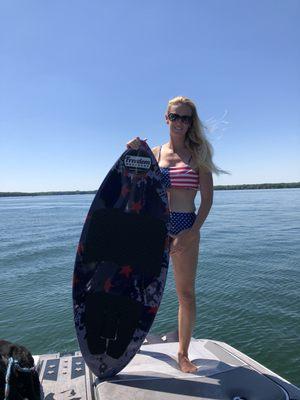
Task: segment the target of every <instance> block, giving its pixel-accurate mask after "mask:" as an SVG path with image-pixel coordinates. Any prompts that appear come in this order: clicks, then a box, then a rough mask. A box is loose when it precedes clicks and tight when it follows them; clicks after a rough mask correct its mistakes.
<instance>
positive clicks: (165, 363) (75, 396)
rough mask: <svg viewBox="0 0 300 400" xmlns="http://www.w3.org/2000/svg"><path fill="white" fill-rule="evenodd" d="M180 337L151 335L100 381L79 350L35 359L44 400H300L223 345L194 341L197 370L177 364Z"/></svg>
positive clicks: (296, 392) (277, 380) (287, 385)
mask: <svg viewBox="0 0 300 400" xmlns="http://www.w3.org/2000/svg"><path fill="white" fill-rule="evenodd" d="M177 350H178V338H177V337H176V333H171V334H167V335H165V336H162V337H161V336H159V335H153V334H150V335H148V336H147V338H146V340H145V342H144V344H143V345H142V347H141V349H140V350H139V352H138V353H137V354H136V355H135V357H134V358H133V359H132V360H131V361H130V363H129V364H128V365H127V366H126V367H125V368H124V369H123V370H122V371H121V372H119V373H118V374H117V375H116V376H114V377H113V378H110V379H107V380H105V381H103V380H100V379H99V378H97V377H96V376H95V375H93V374H92V372H91V371H90V370H89V369H88V367H87V366H86V364H85V363H84V359H83V357H82V355H81V353H80V352H79V351H77V352H74V353H72V354H70V353H68V354H63V353H55V354H44V355H40V356H35V357H34V358H35V362H36V365H37V368H38V371H39V376H40V381H41V385H42V389H43V399H45V400H66V399H68V400H180V399H181V400H300V389H299V388H297V387H296V386H294V385H293V384H291V383H290V382H288V381H287V380H285V379H283V378H282V377H280V376H279V375H277V374H275V373H274V372H272V371H271V370H269V369H267V368H265V367H264V366H263V365H261V364H259V363H258V362H256V361H255V360H253V359H251V358H250V357H248V356H246V355H245V354H243V353H241V352H239V351H238V350H236V349H235V348H233V347H231V346H229V345H228V344H226V343H224V342H219V341H214V340H207V339H194V338H193V339H192V341H191V344H190V348H189V356H190V359H191V360H192V361H193V363H195V364H196V365H197V366H198V370H197V372H196V373H193V374H186V373H183V372H181V371H180V370H179V369H178V365H177V361H176V360H177Z"/></svg>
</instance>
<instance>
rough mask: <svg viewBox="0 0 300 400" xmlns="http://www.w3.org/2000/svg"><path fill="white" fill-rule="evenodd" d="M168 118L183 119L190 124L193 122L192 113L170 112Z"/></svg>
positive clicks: (171, 119) (183, 121)
mask: <svg viewBox="0 0 300 400" xmlns="http://www.w3.org/2000/svg"><path fill="white" fill-rule="evenodd" d="M168 118H169V120H170V121H177V120H179V119H180V120H181V122H182V123H184V124H185V125H190V124H191V123H192V122H193V118H192V117H191V116H190V115H178V114H175V113H169V114H168Z"/></svg>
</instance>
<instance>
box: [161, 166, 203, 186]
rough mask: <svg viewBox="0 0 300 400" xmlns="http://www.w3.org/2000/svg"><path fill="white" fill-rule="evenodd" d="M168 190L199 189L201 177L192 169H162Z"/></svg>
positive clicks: (186, 167) (184, 167)
mask: <svg viewBox="0 0 300 400" xmlns="http://www.w3.org/2000/svg"><path fill="white" fill-rule="evenodd" d="M160 171H161V173H162V177H163V178H162V181H163V184H164V185H165V187H166V189H170V188H179V189H194V190H198V189H199V175H198V174H197V172H196V171H194V170H193V169H192V168H191V167H189V166H187V165H185V166H182V167H166V168H163V167H160Z"/></svg>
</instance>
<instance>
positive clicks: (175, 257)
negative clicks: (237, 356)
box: [171, 238, 199, 372]
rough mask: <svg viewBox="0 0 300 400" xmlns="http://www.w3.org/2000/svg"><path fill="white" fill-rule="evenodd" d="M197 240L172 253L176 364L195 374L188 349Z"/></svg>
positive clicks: (193, 307) (194, 310)
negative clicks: (176, 298)
mask: <svg viewBox="0 0 300 400" xmlns="http://www.w3.org/2000/svg"><path fill="white" fill-rule="evenodd" d="M198 253H199V238H198V239H197V240H195V242H194V243H193V244H192V246H190V248H189V249H188V250H187V251H184V252H182V253H179V252H178V253H177V252H175V253H172V252H171V258H172V263H173V267H174V277H175V283H176V290H177V295H178V301H179V309H178V333H179V349H178V363H179V367H180V369H181V370H182V371H183V372H195V371H196V370H197V367H196V366H195V365H194V364H193V363H191V362H190V361H189V358H188V348H189V344H190V340H191V336H192V332H193V328H194V325H195V318H196V299H195V277H196V270H197V263H198Z"/></svg>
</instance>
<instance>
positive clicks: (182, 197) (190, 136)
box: [127, 97, 221, 372]
mask: <svg viewBox="0 0 300 400" xmlns="http://www.w3.org/2000/svg"><path fill="white" fill-rule="evenodd" d="M165 119H166V123H167V125H168V126H169V133H170V137H169V141H168V142H167V143H165V144H163V145H161V146H157V147H154V148H153V149H152V151H153V153H154V155H155V157H156V159H157V161H158V165H159V167H160V169H161V172H162V176H163V182H164V185H165V187H166V189H167V193H168V199H169V207H170V222H171V231H170V236H171V238H172V241H171V248H170V255H171V259H172V264H173V268H174V277H175V283H176V290H177V295H178V301H179V310H178V333H179V349H178V364H179V368H180V369H181V371H183V372H195V371H196V370H197V367H196V366H195V365H194V364H193V363H192V362H191V361H190V360H189V357H188V348H189V344H190V340H191V336H192V331H193V327H194V324H195V317H196V301H195V277H196V269H197V264H198V254H199V241H200V229H201V227H202V225H203V223H204V221H205V220H206V218H207V216H208V213H209V211H210V209H211V206H212V202H213V179H212V173H213V172H214V173H219V172H221V170H219V169H218V168H217V167H216V166H215V165H214V163H213V161H212V148H211V145H210V144H209V142H208V141H207V139H206V137H205V134H204V129H203V126H202V124H201V122H200V120H199V117H198V114H197V109H196V106H195V104H194V103H193V102H192V101H191V100H190V99H188V98H187V97H175V98H174V99H172V100H170V101H169V104H168V108H167V112H166V115H165ZM139 145H140V139H139V138H135V139H133V140H131V141H130V142H129V143H127V146H128V147H131V148H136V149H137V148H138V147H139ZM198 190H199V191H200V195H201V205H200V207H199V209H198V211H197V213H196V207H195V197H196V194H197V191H198Z"/></svg>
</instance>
